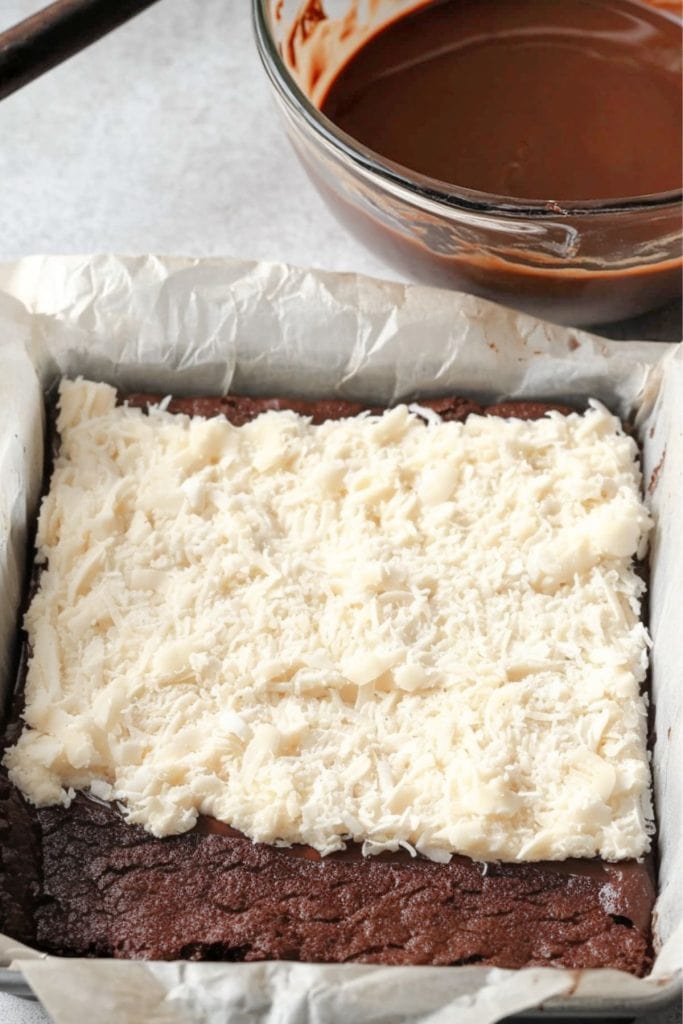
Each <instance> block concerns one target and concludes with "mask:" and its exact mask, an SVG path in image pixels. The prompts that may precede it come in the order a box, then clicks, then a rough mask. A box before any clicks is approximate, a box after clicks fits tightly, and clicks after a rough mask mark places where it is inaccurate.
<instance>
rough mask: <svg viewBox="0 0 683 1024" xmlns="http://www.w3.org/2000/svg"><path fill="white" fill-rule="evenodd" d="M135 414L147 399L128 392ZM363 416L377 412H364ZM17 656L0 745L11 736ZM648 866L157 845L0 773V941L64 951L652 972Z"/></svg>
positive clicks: (335, 411)
mask: <svg viewBox="0 0 683 1024" xmlns="http://www.w3.org/2000/svg"><path fill="white" fill-rule="evenodd" d="M126 400H127V401H128V402H129V404H131V405H136V406H142V407H144V406H146V405H147V403H148V402H151V401H157V400H158V396H156V397H155V396H151V395H144V394H136V395H131V396H128V397H127V399H126ZM420 404H421V405H423V406H429V407H430V408H431V409H433V410H434V411H436V412H438V413H439V414H440V415H441V416H442V417H443V418H444V419H447V420H457V419H459V420H463V419H465V418H466V417H467V416H468V415H470V414H471V413H479V414H482V413H487V414H489V415H501V416H516V417H519V418H536V417H539V416H542V415H543V414H544V413H545V412H547V411H548V410H549V409H551V408H552V409H557V410H558V411H560V412H562V413H567V412H569V411H571V410H569V409H567V408H566V407H563V406H549V405H545V404H542V403H536V402H532V403H510V402H506V403H502V404H499V405H496V406H489V407H482V406H480V405H478V404H476V403H475V402H471V401H470V400H468V399H458V398H447V399H437V400H434V401H429V402H423V403H420ZM365 408H366V407H364V406H360V405H356V404H354V403H348V402H344V401H338V400H328V401H321V402H307V401H299V400H285V399H280V398H265V399H252V398H241V397H235V396H228V397H224V398H190V399H173V400H172V401H171V402H170V403H169V404H168V409H169V411H171V412H183V413H188V414H192V415H203V416H211V415H217V414H224V415H225V416H226V417H227V418H228V419H229V420H230V421H231V422H233V423H235V424H242V423H245V422H247V421H248V420H250V419H252V418H253V417H254V416H256V415H258V414H259V413H261V412H263V411H265V410H267V409H294V410H295V411H296V412H299V413H301V414H303V415H307V416H311V417H312V418H313V421H314V422H322V421H323V420H325V419H330V418H340V417H343V416H351V415H356V414H357V413H359V412H361V411H363V410H364V409H365ZM373 411H374V410H373ZM25 660H26V659H25V657H24V659H23V661H22V665H23V667H22V669H21V670H20V681H19V687H18V690H17V697H16V698H15V702H14V708H13V711H12V713H11V714H10V721H9V725H8V728H7V731H6V738H5V745H10V744H12V743H13V742H15V740H16V735H17V731H18V728H19V727H20V724H21V723H20V711H21V689H22V686H23V676H24V672H25ZM654 895H655V890H654V873H653V866H652V860H651V858H646V860H645V861H644V862H643V863H638V862H636V861H625V862H621V863H618V864H609V863H606V862H603V861H600V860H597V859H594V860H584V861H581V860H571V861H564V862H557V863H556V862H540V863H534V864H499V863H489V864H481V863H479V862H476V861H472V860H470V859H469V858H466V857H461V856H455V857H453V858H452V860H451V862H450V863H449V864H437V863H434V862H432V861H429V860H427V859H425V858H422V857H419V856H418V857H415V858H412V857H410V855H409V854H407V853H405V852H399V853H396V854H387V853H385V854H381V855H379V856H376V857H365V858H364V857H362V855H361V852H360V849H359V848H358V847H355V846H352V847H351V848H350V849H348V850H346V851H344V852H341V853H335V854H331V855H329V856H327V857H324V858H321V857H320V855H319V854H318V853H317V852H316V851H315V850H313V849H311V848H309V847H293V848H291V849H286V848H278V847H271V846H266V845H263V844H256V843H253V842H252V841H251V840H249V839H248V838H246V837H245V836H243V835H242V834H240V833H239V832H236V831H235V830H234V829H231V828H229V827H227V826H225V825H223V824H221V823H219V822H216V821H214V820H210V819H200V821H199V823H198V825H197V827H196V828H195V829H194V830H193V831H192V832H189V833H184V834H182V835H178V836H167V837H165V838H163V839H159V838H155V837H154V836H152V835H151V834H150V833H148V832H146V831H145V830H144V829H142V828H141V827H139V826H133V825H128V824H126V823H125V821H124V820H123V817H122V816H121V814H120V812H119V811H118V809H117V808H116V807H114V806H111V805H108V804H103V803H101V802H99V801H95V800H93V799H91V798H88V797H86V796H84V795H83V794H79V795H78V796H77V797H76V799H75V800H74V801H73V803H72V804H71V806H70V807H69V808H67V809H65V808H63V807H49V808H42V809H36V808H34V807H31V806H29V805H28V804H27V803H26V802H25V801H24V799H23V797H22V796H21V795H20V794H19V792H18V791H17V790H16V789H15V788H14V787H13V786H11V785H10V783H9V782H8V781H7V778H6V776H5V775H2V776H0V930H2V931H5V932H8V933H9V934H11V935H12V936H14V937H15V938H17V939H19V940H21V941H23V942H27V943H30V944H32V945H35V946H37V947H38V948H40V949H41V950H45V951H46V952H50V953H54V954H59V955H64V956H100V957H126V958H142V959H158V960H173V959H189V960H226V961H255V960H268V959H285V960H301V961H312V962H326V963H345V962H355V963H380V964H437V965H448V964H450V965H455V964H483V965H487V966H496V967H505V968H519V967H527V966H557V967H565V968H572V969H579V968H584V967H613V968H618V969H621V970H625V971H629V972H631V973H633V974H636V975H643V974H645V973H646V972H647V970H648V969H649V967H650V965H651V962H652V949H651V940H650V917H651V911H652V905H653V902H654Z"/></svg>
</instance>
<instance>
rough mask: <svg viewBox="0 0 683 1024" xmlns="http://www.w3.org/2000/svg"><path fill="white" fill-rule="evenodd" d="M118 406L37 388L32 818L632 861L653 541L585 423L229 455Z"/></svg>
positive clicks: (639, 819) (435, 430)
mask: <svg viewBox="0 0 683 1024" xmlns="http://www.w3.org/2000/svg"><path fill="white" fill-rule="evenodd" d="M115 400H116V395H115V392H114V390H113V389H111V388H110V387H108V386H106V385H101V384H93V383H89V382H87V381H84V380H77V381H73V382H63V384H62V387H61V405H60V415H59V421H58V429H59V432H60V435H61V452H60V454H59V456H58V458H57V460H56V464H55V469H54V474H53V477H52V481H51V486H50V491H49V494H48V496H47V497H46V498H45V499H44V501H43V504H42V509H41V514H40V521H39V529H38V538H37V544H38V552H39V554H38V558H39V561H41V562H44V563H46V567H45V569H44V571H43V573H42V576H41V581H40V588H39V591H38V593H37V594H36V596H35V597H34V599H33V602H32V604H31V607H30V609H29V611H28V613H27V615H26V628H27V630H28V634H29V639H30V643H31V649H32V657H31V661H30V665H29V671H28V678H27V684H26V709H25V714H24V717H25V722H26V725H25V728H24V731H23V733H22V735H21V737H20V739H19V741H18V743H17V744H16V746H15V747H13V748H12V749H10V750H9V751H8V753H7V755H6V758H5V763H6V764H7V766H8V768H9V770H10V777H11V779H12V781H13V782H14V783H15V784H16V785H17V786H19V788H20V789H21V790H22V791H23V792H24V794H25V795H26V796H27V797H28V798H29V799H30V800H31V801H33V802H34V803H35V804H38V805H45V804H54V803H62V804H68V802H69V800H70V799H71V794H72V793H73V790H74V789H77V790H79V789H80V790H83V789H88V788H89V789H90V791H91V792H92V793H94V794H95V795H96V796H97V797H98V798H99V799H108V800H113V801H120V802H121V804H122V806H123V807H124V808H125V814H126V816H127V819H128V820H129V821H131V822H138V823H141V824H142V825H144V826H145V828H147V829H148V830H150V831H151V832H153V833H154V834H155V835H166V834H169V833H178V832H183V831H185V830H187V829H190V828H192V826H193V825H194V823H195V821H196V819H197V816H198V815H199V814H203V815H211V816H213V817H215V818H217V819H219V820H221V821H224V822H227V823H229V824H230V825H232V826H234V827H235V828H238V829H240V830H241V831H242V832H244V833H246V834H247V835H248V836H250V837H251V838H252V839H254V840H257V841H261V842H268V843H307V844H310V845H311V846H313V847H315V848H316V849H318V850H319V851H320V852H321V853H329V852H331V851H333V850H336V849H339V848H342V847H343V846H344V844H345V842H347V841H348V840H354V841H358V842H362V843H363V844H364V849H365V852H366V853H376V852H379V851H381V850H385V849H397V848H398V847H399V846H401V847H404V848H406V849H409V850H411V851H415V850H416V851H418V852H420V853H422V854H424V855H426V856H429V857H431V858H433V859H434V860H439V861H443V860H447V859H448V857H449V856H450V854H452V853H453V852H458V853H461V854H466V855H469V856H471V857H474V858H476V859H479V860H484V861H487V860H491V859H500V860H509V861H515V860H527V861H533V860H539V859H544V858H550V859H562V858H565V857H591V856H594V855H601V856H603V857H605V858H607V859H619V858H624V857H638V856H640V855H641V854H643V853H644V852H645V851H646V850H647V849H648V846H649V839H648V831H649V827H650V818H651V809H650V799H649V772H648V760H647V754H646V740H645V733H646V701H645V698H644V697H642V696H641V695H640V683H641V682H642V680H643V679H644V677H645V672H646V667H647V648H648V636H647V633H646V630H645V628H644V626H643V625H642V623H641V622H640V619H639V606H640V597H641V593H642V590H643V584H642V583H641V581H640V579H639V578H638V576H637V575H636V573H635V572H634V569H633V565H632V560H633V557H634V556H635V555H639V556H641V555H643V553H644V550H645V544H646V536H647V532H648V529H649V527H650V525H651V524H650V519H649V517H648V514H647V512H646V510H645V508H644V507H643V505H642V503H641V500H640V497H639V487H640V474H639V470H638V467H637V460H636V454H637V453H636V447H635V444H634V442H633V441H632V440H631V439H630V438H629V437H627V436H626V435H625V434H624V433H623V432H622V430H621V428H620V425H619V423H618V421H617V420H616V419H615V418H614V417H613V416H611V415H610V413H609V412H608V411H607V410H605V409H604V408H603V407H601V406H600V405H598V404H597V403H595V402H594V403H591V407H590V409H589V410H588V411H587V412H586V413H585V414H583V415H579V414H572V415H569V416H562V415H560V414H554V413H550V414H548V415H547V416H545V417H544V418H542V419H540V420H537V421H533V422H525V421H521V420H516V419H508V420H504V419H499V418H494V417H480V416H470V417H469V418H468V419H467V421H466V422H465V423H455V422H450V423H449V422H442V421H440V420H438V419H435V418H434V417H430V418H429V422H428V423H427V424H425V423H424V422H423V420H422V419H421V418H420V415H418V414H414V413H411V412H410V411H409V410H408V409H407V408H406V407H405V406H399V407H397V408H395V409H392V410H391V411H388V412H387V413H385V414H384V415H382V416H364V417H356V418H353V419H346V420H341V421H338V422H332V421H330V422H326V423H323V424H321V425H319V426H314V425H312V424H311V422H310V420H309V419H307V418H305V417H300V416H297V415H295V414H294V413H291V412H267V413H264V414H263V415H261V416H259V417H258V418H257V419H256V420H254V421H252V422H250V423H248V424H246V425H244V426H242V427H239V428H237V427H234V426H232V425H231V424H230V423H229V422H227V421H226V420H225V419H224V418H222V417H219V418H215V419H202V418H200V417H194V418H190V417H187V416H179V415H171V414H169V413H168V412H166V411H164V409H163V408H161V407H157V408H151V409H150V410H149V415H145V414H143V412H142V411H141V410H138V409H132V408H127V407H116V404H115ZM418 412H419V410H418V409H417V408H416V409H415V413H418Z"/></svg>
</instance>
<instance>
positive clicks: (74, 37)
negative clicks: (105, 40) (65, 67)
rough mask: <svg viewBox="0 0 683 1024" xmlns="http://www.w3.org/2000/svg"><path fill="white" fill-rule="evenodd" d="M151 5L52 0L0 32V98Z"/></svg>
mask: <svg viewBox="0 0 683 1024" xmlns="http://www.w3.org/2000/svg"><path fill="white" fill-rule="evenodd" d="M153 3H156V0H56V3H52V4H50V5H49V6H48V7H44V8H43V9H42V10H41V11H38V12H37V13H36V14H33V15H31V17H30V18H26V19H25V20H24V21H20V22H19V23H18V24H17V25H14V26H13V27H12V28H10V29H7V31H6V32H0V99H4V98H5V96H9V95H10V93H12V92H14V91H15V90H16V89H20V88H21V87H22V85H26V84H27V83H28V82H31V81H32V80H33V79H34V78H37V77H38V76H39V75H42V74H44V72H46V71H49V70H50V68H53V67H55V65H57V64H61V63H62V61H65V60H67V59H68V58H69V57H72V56H73V55H74V54H75V53H78V51H79V50H83V49H85V47H86V46H89V45H90V43H94V42H95V41H96V40H97V39H99V38H100V37H101V36H104V35H106V34H107V32H111V30H112V29H115V28H118V26H119V25H121V24H123V22H125V21H128V19H129V18H132V17H133V16H134V15H135V14H139V13H140V12H141V11H143V10H144V9H145V8H146V7H151V5H152V4H153Z"/></svg>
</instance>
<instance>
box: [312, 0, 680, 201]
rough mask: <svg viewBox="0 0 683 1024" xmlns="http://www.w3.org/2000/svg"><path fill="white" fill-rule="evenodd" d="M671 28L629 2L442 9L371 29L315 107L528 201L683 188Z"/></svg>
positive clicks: (380, 146) (446, 175) (478, 0)
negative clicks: (372, 32)
mask: <svg viewBox="0 0 683 1024" xmlns="http://www.w3.org/2000/svg"><path fill="white" fill-rule="evenodd" d="M681 43H682V35H681V25H680V23H678V22H677V21H676V20H675V19H674V18H671V17H668V16H666V15H664V14H662V13H660V12H658V11H655V10H653V9H652V8H650V7H648V6H647V5H646V4H642V3H638V2H634V0H562V2H561V3H558V2H557V0H515V2H514V3H510V2H509V0H441V2H437V3H431V4H428V5H427V6H423V7H421V8H419V9H418V10H417V11H413V12H412V13H410V14H408V15H407V16H405V17H402V18H399V19H398V20H396V21H394V22H392V23H391V24H390V25H389V26H388V27H386V28H384V29H383V30H381V31H380V32H378V33H377V34H376V35H375V36H374V37H373V38H371V39H370V40H369V41H368V42H367V43H366V44H365V45H364V46H362V47H361V48H360V50H359V51H358V52H357V53H356V54H355V55H353V56H352V58H351V59H350V60H349V61H348V63H347V64H346V65H345V66H344V67H343V68H342V70H341V72H340V73H339V74H338V75H337V77H336V79H335V80H334V81H333V83H332V86H331V88H330V89H329V91H328V93H327V96H326V97H325V99H324V101H323V104H322V110H323V113H325V114H326V115H327V116H328V117H329V118H330V119H331V120H332V121H334V122H335V123H336V124H337V125H339V127H340V128H342V129H343V130H344V131H345V132H347V133H348V134H349V135H351V136H353V138H355V139H357V140H358V141H360V142H362V143H363V144H364V145H366V146H368V147H369V148H370V149H373V150H375V151H376V152H377V153H379V154H380V155H381V156H383V157H387V158H389V159H390V160H392V161H394V162H396V163H398V164H402V165H404V166H405V167H407V168H410V169H411V170H413V171H418V172H420V173H422V174H425V175H428V176H429V177H432V178H437V179H439V180H441V181H444V182H447V183H449V184H451V185H456V186H461V187H465V188H471V189H476V190H479V191H483V192H490V193H493V194H494V195H497V196H513V197H516V198H523V199H531V200H559V201H579V200H591V199H616V198H624V197H632V196H642V195H648V194H651V193H656V192H665V191H668V190H673V189H679V188H680V187H681V185H682V184H683V137H682V124H683V101H682V90H681V84H682V79H681V75H682V59H681Z"/></svg>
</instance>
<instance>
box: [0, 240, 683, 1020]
mask: <svg viewBox="0 0 683 1024" xmlns="http://www.w3.org/2000/svg"><path fill="white" fill-rule="evenodd" d="M79 373H80V374H83V375H84V376H88V377H92V378H95V379H102V380H106V381H109V382H110V383H112V384H115V385H117V386H119V387H121V388H124V389H138V390H142V389H149V390H152V391H160V392H164V393H167V392H174V393H176V394H215V393H222V392H225V391H227V390H228V389H231V390H233V391H236V392H242V393H252V394H268V393H271V394H274V393H280V394H297V395H302V396H309V397H319V396H321V395H328V396H329V395H336V396H342V397H345V398H350V399H358V400H363V401H374V402H387V403H391V402H394V401H396V400H398V399H413V398H416V397H426V396H429V395H436V394H444V393H449V392H450V393H457V394H462V395H473V396H475V397H481V398H486V399H488V400H489V401H496V400H498V399H502V398H505V397H511V398H520V399H522V398H537V399H543V398H546V399H557V400H565V401H572V400H574V401H581V400H583V399H585V398H586V397H587V396H593V397H596V398H599V399H601V400H602V401H604V402H605V403H606V404H608V405H609V406H610V407H611V408H612V409H613V410H614V411H615V412H617V413H618V414H619V415H621V416H622V417H624V418H626V419H631V420H634V421H635V422H636V423H637V424H638V429H639V436H640V440H641V443H642V447H643V466H644V472H645V481H646V484H648V485H649V487H650V491H651V504H652V507H653V510H654V512H655V515H656V517H657V523H658V525H657V528H656V532H655V537H654V543H653V552H652V586H651V605H652V613H651V614H652V632H653V636H654V640H655V647H654V653H653V694H654V700H655V704H656V729H657V742H656V744H655V748H654V756H653V760H654V772H655V780H656V798H657V808H658V814H659V829H660V847H661V868H660V896H659V899H658V904H657V911H656V942H657V948H658V950H659V953H658V956H657V961H656V964H655V968H654V971H653V973H652V975H651V976H650V978H648V979H642V980H639V979H636V978H633V977H631V976H630V975H626V974H622V973H620V972H615V971H607V970H602V971H596V970H593V971H582V972H575V971H564V970H556V969H529V970H523V971H504V970H497V969H485V968H480V967H453V968H430V967H405V968H398V967H376V966H370V965H350V964H348V965H327V966H324V965H313V964H298V963H286V962H269V963H257V964H209V963H206V964H196V963H156V964H155V963H139V962H138V963H136V962H127V961H106V960H67V959H60V958H56V957H45V956H43V955H41V954H38V953H36V952H35V951H33V950H30V949H28V948H27V947H23V946H20V945H19V944H18V943H17V942H15V941H13V940H12V939H11V937H7V936H0V963H4V964H10V963H11V964H12V966H13V968H14V969H16V970H20V971H21V972H22V973H23V975H24V976H25V977H26V979H27V980H28V982H29V983H30V985H31V986H32V988H33V989H34V991H35V992H36V993H37V995H38V996H39V997H40V998H41V999H42V1000H43V1002H44V1003H45V1006H46V1007H47V1009H48V1010H49V1012H50V1013H51V1014H52V1015H53V1017H54V1019H55V1020H56V1021H57V1022H58V1024H81V1022H82V1019H83V1012H84V1008H88V1009H89V1010H90V1012H91V1013H92V1014H93V1018H96V1019H97V1020H98V1021H99V1022H102V1024H108V1022H111V1024H133V1022H142V1021H144V1022H159V1024H161V1022H163V1024H171V1022H173V1024H175V1022H180V1021H182V1022H191V1024H200V1022H201V1024H219V1022H227V1021H230V1022H231V1024H237V1022H240V1024H241V1022H250V1024H251V1022H255V1021H269V1022H275V1021H277V1022H278V1024H295V1022H296V1024H303V1022H311V1024H332V1022H334V1021H339V1020H341V1019H346V1020H351V1021H354V1022H357V1024H361V1022H372V1024H380V1022H382V1024H384V1022H386V1024H389V1022H392V1021H399V1020H401V1021H404V1020H411V1021H420V1022H422V1024H427V1022H429V1024H441V1022H444V1024H445V1022H446V1021H455V1020H457V1021H458V1024H470V1022H472V1024H474V1022H476V1024H492V1022H494V1021H497V1020H500V1019H501V1018H502V1017H504V1016H507V1015H509V1014H511V1013H514V1012H516V1011H520V1010H523V1009H527V1008H530V1007H534V1006H538V1005H539V1004H541V1003H542V1002H544V1001H545V1000H547V999H549V998H550V997H552V996H561V997H565V999H566V998H570V999H571V1000H572V1001H573V1002H575V1001H576V1000H582V999H583V1000H584V1002H580V1003H579V1004H577V1009H578V1007H579V1005H580V1006H582V1007H585V1010H586V1013H587V1014H588V1012H589V1010H591V1011H592V1010H593V1009H596V1010H599V1008H600V1006H601V1005H602V1004H603V1001H604V1000H609V1001H613V1000H615V999H618V1000H624V999H628V998H635V999H638V1000H642V1001H646V1000H648V999H651V998H653V997H654V996H655V995H656V993H657V992H661V991H663V990H665V989H666V990H671V989H672V988H675V982H674V981H672V979H673V978H674V976H676V975H677V974H679V973H680V972H681V970H682V969H683V921H682V917H683V915H682V913H681V889H682V879H683V871H682V870H681V865H680V858H681V855H682V851H683V842H682V841H681V820H682V816H681V814H680V806H681V802H682V801H681V715H680V711H681V703H682V702H683V700H682V694H681V689H682V688H681V687H680V684H679V674H678V673H679V670H680V668H679V667H680V664H681V643H680V632H681V630H680V621H679V620H680V611H681V599H680V580H681V579H683V531H681V529H680V522H681V515H682V514H683V346H680V345H679V346H674V345H663V344H655V343H648V342H645V343H636V342H609V341H605V340H604V339H601V338H596V337H593V336H591V335H588V334H586V333H583V332H580V331H576V330H570V329H565V328H560V327H554V326H551V325H549V324H545V323H542V322H541V321H538V320H535V319H534V318H532V317H529V316H525V315H523V314H518V313H513V312H511V311H509V310H506V309H503V308H502V307H498V306H495V305H493V304H491V303H487V302H485V301H483V300H480V299H476V298H472V297H470V296H465V295H460V294H457V293H453V292H442V291H437V290H433V289H427V288H421V287H417V286H403V285H397V284H387V283H382V282H377V281H373V280H371V279H368V278H363V277H360V276H357V275H348V274H347V275H338V274H330V273H322V272H314V271H306V270H300V269H297V268H292V267H287V266H284V265H282V264H265V263H246V262H242V261H236V260H221V259H208V260H199V259H193V260H186V259H180V258H160V257H153V256H149V257H135V258H132V257H131V258H125V257H115V256H94V257H31V258H28V259H24V260H21V261H19V262H18V263H14V264H5V265H0V684H1V685H3V686H4V687H7V686H8V685H11V667H12V661H13V654H14V640H15V637H16V628H17V615H18V606H19V599H20V586H21V573H22V571H23V564H24V546H25V541H26V528H27V523H28V522H30V520H31V517H32V516H34V515H35V512H36V508H37V501H38V495H39V488H40V484H41V475H42V397H41V391H42V389H43V388H45V387H46V386H49V385H50V384H51V383H52V382H53V381H54V379H55V378H56V377H57V376H59V375H61V374H71V375H75V374H79Z"/></svg>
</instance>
